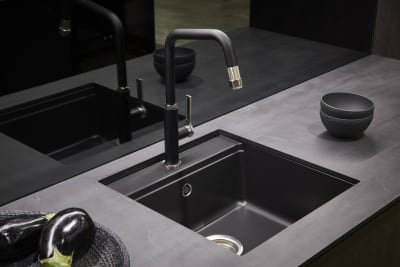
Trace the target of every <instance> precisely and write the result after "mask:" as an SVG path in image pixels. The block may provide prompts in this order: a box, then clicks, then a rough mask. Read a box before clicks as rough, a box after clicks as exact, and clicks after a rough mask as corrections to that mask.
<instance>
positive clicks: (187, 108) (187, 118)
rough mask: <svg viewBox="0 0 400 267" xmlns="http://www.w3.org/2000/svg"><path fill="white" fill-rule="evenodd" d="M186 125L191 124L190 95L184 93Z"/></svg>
mask: <svg viewBox="0 0 400 267" xmlns="http://www.w3.org/2000/svg"><path fill="white" fill-rule="evenodd" d="M186 125H192V96H191V95H186Z"/></svg>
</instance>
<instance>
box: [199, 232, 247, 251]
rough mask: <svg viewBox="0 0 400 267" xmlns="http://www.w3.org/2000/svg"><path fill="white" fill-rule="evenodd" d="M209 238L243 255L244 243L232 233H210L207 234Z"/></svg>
mask: <svg viewBox="0 0 400 267" xmlns="http://www.w3.org/2000/svg"><path fill="white" fill-rule="evenodd" d="M207 239H208V240H210V241H212V242H214V243H215V244H217V245H220V246H222V247H224V248H226V249H229V250H230V251H232V252H233V253H235V254H237V255H239V256H240V255H242V253H243V244H242V242H240V241H239V240H237V239H236V238H234V237H233V236H230V235H210V236H207Z"/></svg>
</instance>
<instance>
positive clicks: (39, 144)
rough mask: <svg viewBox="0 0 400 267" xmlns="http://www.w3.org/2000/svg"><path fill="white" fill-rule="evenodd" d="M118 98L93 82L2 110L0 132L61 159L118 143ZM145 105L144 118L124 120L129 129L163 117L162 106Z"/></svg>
mask: <svg viewBox="0 0 400 267" xmlns="http://www.w3.org/2000/svg"><path fill="white" fill-rule="evenodd" d="M127 99H128V98H127ZM119 100H120V97H119V93H117V92H116V91H114V90H111V89H108V88H105V87H102V86H99V85H96V84H90V85H86V86H82V87H79V88H75V89H71V90H68V91H65V92H63V93H59V94H54V95H51V96H49V97H46V98H42V99H38V100H36V101H31V102H28V103H26V104H23V105H20V106H16V107H13V108H10V109H7V110H3V111H2V112H1V113H0V131H1V132H3V133H5V134H7V135H8V136H10V137H12V138H14V139H16V140H18V141H19V142H21V143H24V144H26V145H28V146H30V147H32V148H34V149H36V150H38V151H40V152H41V153H43V154H46V155H48V156H50V157H52V158H54V159H56V160H61V161H63V160H66V159H68V157H70V156H76V155H77V154H79V153H82V152H85V151H86V153H87V151H90V149H92V148H95V147H101V146H103V147H104V148H103V149H106V148H109V147H110V146H113V145H116V144H117V143H116V141H115V139H116V138H118V137H119V134H118V130H117V129H118V128H119V127H118V120H117V119H116V118H118V115H119ZM129 105H130V106H131V107H134V105H135V101H134V99H133V98H129ZM144 106H145V107H146V109H147V115H146V117H145V118H144V119H143V118H140V117H132V118H130V119H129V120H128V121H127V122H126V123H128V124H129V126H130V128H131V130H132V131H136V130H139V129H142V128H145V127H147V126H150V125H152V124H154V123H157V122H161V121H162V120H163V110H162V109H161V108H159V107H156V106H154V105H151V104H148V103H144ZM98 152H99V151H98V150H96V151H93V153H98ZM86 156H88V155H87V154H86Z"/></svg>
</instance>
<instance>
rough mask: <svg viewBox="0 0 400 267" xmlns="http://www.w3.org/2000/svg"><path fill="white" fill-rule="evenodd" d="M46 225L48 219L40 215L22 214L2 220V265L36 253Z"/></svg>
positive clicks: (0, 259)
mask: <svg viewBox="0 0 400 267" xmlns="http://www.w3.org/2000/svg"><path fill="white" fill-rule="evenodd" d="M45 223H47V218H46V217H45V216H44V215H40V214H20V215H15V216H12V217H10V218H6V219H2V220H0V265H2V266H4V265H3V264H5V263H4V262H6V261H12V260H15V259H18V258H22V257H25V256H27V255H29V254H30V253H32V252H34V251H36V249H37V244H38V240H39V237H40V233H41V231H42V229H43V226H44V225H45ZM2 262H3V264H1V263H2Z"/></svg>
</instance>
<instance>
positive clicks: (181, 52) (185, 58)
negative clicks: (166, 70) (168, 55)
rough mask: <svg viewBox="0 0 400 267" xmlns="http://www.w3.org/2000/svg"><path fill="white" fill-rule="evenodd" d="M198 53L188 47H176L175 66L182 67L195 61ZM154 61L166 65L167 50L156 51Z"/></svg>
mask: <svg viewBox="0 0 400 267" xmlns="http://www.w3.org/2000/svg"><path fill="white" fill-rule="evenodd" d="M195 58H196V53H195V51H194V50H193V49H191V48H187V47H175V64H176V65H181V64H186V63H189V62H192V61H194V60H195ZM153 60H154V61H157V62H159V63H163V64H165V48H159V49H156V50H155V51H154V53H153Z"/></svg>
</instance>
